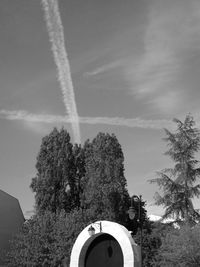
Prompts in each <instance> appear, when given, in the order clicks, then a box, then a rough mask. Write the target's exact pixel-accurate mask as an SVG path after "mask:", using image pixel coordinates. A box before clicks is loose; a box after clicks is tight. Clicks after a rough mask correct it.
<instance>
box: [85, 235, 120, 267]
mask: <svg viewBox="0 0 200 267" xmlns="http://www.w3.org/2000/svg"><path fill="white" fill-rule="evenodd" d="M85 267H123V254H122V250H121V247H120V245H119V243H118V242H117V240H116V239H115V238H113V237H112V236H111V235H108V234H102V235H100V236H98V237H97V238H95V239H94V241H93V242H92V243H91V244H90V246H89V248H88V250H87V252H86V257H85Z"/></svg>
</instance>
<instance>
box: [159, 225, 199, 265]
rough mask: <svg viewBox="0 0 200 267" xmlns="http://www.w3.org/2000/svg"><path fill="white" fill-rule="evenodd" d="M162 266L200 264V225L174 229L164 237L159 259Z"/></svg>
mask: <svg viewBox="0 0 200 267" xmlns="http://www.w3.org/2000/svg"><path fill="white" fill-rule="evenodd" d="M155 266H162V267H173V266H177V267H178V266H180V267H198V266H200V225H198V224H197V225H196V226H195V227H192V228H191V227H190V226H189V225H185V226H184V227H182V228H180V229H173V230H171V231H170V232H168V234H167V235H166V236H165V237H164V238H163V240H162V246H161V248H160V252H159V255H158V259H157V265H155Z"/></svg>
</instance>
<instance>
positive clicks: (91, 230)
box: [88, 222, 102, 236]
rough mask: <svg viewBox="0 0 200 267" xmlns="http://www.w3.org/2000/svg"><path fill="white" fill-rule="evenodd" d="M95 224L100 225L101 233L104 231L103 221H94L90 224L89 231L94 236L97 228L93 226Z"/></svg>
mask: <svg viewBox="0 0 200 267" xmlns="http://www.w3.org/2000/svg"><path fill="white" fill-rule="evenodd" d="M94 224H96V225H98V226H99V232H100V233H101V231H102V225H101V222H99V223H98V222H94V223H92V224H91V225H90V227H89V228H88V233H89V235H90V236H93V235H95V228H94V227H93V226H92V225H94Z"/></svg>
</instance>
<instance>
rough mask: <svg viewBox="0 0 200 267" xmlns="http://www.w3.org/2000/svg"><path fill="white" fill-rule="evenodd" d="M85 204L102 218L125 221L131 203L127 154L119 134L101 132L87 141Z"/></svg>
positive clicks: (83, 197)
mask: <svg viewBox="0 0 200 267" xmlns="http://www.w3.org/2000/svg"><path fill="white" fill-rule="evenodd" d="M84 148H85V171H86V173H85V178H84V180H83V194H82V207H83V208H86V209H88V208H89V209H90V210H92V211H93V213H94V214H95V215H96V217H97V218H98V219H107V220H113V221H116V222H121V221H123V220H124V218H125V216H126V217H127V215H126V213H125V212H126V211H127V208H128V205H129V195H128V192H127V188H126V187H127V184H126V179H125V177H124V156H123V152H122V149H121V146H120V144H119V142H118V140H117V138H116V136H115V135H113V134H112V135H109V134H104V133H99V134H98V135H97V136H96V137H95V138H94V139H93V141H92V142H90V141H89V140H88V141H87V142H86V143H85V146H84Z"/></svg>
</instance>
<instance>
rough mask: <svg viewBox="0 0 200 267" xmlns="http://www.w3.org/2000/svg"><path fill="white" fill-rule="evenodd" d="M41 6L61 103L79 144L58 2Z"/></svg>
mask: <svg viewBox="0 0 200 267" xmlns="http://www.w3.org/2000/svg"><path fill="white" fill-rule="evenodd" d="M42 6H43V9H44V14H45V21H46V24H47V30H48V34H49V39H50V42H51V49H52V52H53V56H54V61H55V64H56V67H57V71H58V81H59V83H60V87H61V91H62V95H63V102H64V105H65V108H66V112H67V115H68V116H69V118H70V120H71V121H72V123H71V126H72V131H73V135H74V141H75V142H77V143H80V140H81V137H80V127H79V116H78V112H77V107H76V101H75V95H74V88H73V83H72V78H71V70H70V65H69V60H68V56H67V51H66V48H65V40H64V31H63V26H62V21H61V17H60V14H59V7H58V2H57V0H42Z"/></svg>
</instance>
